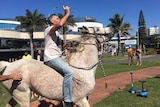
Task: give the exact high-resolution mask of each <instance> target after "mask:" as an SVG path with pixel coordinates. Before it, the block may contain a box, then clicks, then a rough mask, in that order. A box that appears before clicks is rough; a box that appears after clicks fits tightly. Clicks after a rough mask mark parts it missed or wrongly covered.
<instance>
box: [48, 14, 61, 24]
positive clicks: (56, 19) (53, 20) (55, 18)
mask: <svg viewBox="0 0 160 107" xmlns="http://www.w3.org/2000/svg"><path fill="white" fill-rule="evenodd" d="M59 22H60V18H59V17H58V16H57V15H56V14H51V15H50V16H49V24H50V25H56V24H58V23H59Z"/></svg>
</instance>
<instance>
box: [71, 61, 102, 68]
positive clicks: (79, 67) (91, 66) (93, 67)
mask: <svg viewBox="0 0 160 107" xmlns="http://www.w3.org/2000/svg"><path fill="white" fill-rule="evenodd" d="M98 64H99V62H97V63H95V64H94V65H93V66H91V67H86V68H82V67H77V66H74V65H71V64H69V65H70V66H71V67H74V68H77V69H82V70H91V69H93V68H94V67H95V66H96V65H98Z"/></svg>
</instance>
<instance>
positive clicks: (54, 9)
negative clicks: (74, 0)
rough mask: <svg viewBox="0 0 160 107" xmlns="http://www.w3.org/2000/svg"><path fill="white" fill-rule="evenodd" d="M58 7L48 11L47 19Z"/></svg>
mask: <svg viewBox="0 0 160 107" xmlns="http://www.w3.org/2000/svg"><path fill="white" fill-rule="evenodd" d="M57 8H58V7H57V6H56V7H54V8H53V9H51V10H50V12H49V14H48V17H49V16H50V15H51V12H53V11H54V10H56V9H57Z"/></svg>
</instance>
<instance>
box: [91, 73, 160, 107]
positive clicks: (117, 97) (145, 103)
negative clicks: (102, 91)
mask: <svg viewBox="0 0 160 107" xmlns="http://www.w3.org/2000/svg"><path fill="white" fill-rule="evenodd" d="M145 81H146V82H145V83H144V87H145V88H147V89H148V96H147V97H140V96H137V95H138V93H136V94H131V93H129V92H128V91H129V89H130V88H131V85H128V86H127V87H126V88H124V89H123V90H121V91H116V92H114V93H112V94H111V95H110V96H108V97H107V98H105V99H103V100H102V101H100V102H99V103H97V104H96V105H94V106H93V107H160V101H159V98H160V94H159V90H160V86H159V84H160V76H156V77H154V78H149V79H146V80H145ZM134 88H135V89H137V90H141V89H142V84H141V82H136V83H134Z"/></svg>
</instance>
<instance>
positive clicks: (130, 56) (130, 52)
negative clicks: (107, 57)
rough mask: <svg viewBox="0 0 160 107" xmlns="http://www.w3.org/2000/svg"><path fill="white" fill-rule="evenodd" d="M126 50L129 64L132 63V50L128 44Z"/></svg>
mask: <svg viewBox="0 0 160 107" xmlns="http://www.w3.org/2000/svg"><path fill="white" fill-rule="evenodd" d="M127 52H128V65H131V64H133V56H134V52H133V49H132V46H131V45H129V48H128V50H127Z"/></svg>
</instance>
